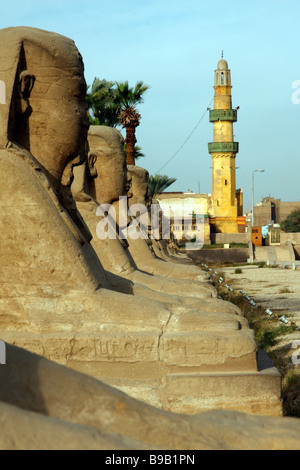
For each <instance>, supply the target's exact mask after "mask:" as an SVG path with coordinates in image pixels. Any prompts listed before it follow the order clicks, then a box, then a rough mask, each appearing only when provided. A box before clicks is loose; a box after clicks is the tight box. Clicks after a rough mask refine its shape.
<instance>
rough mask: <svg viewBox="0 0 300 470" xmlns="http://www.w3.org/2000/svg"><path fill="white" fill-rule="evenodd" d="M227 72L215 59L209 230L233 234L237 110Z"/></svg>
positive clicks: (238, 203) (238, 194)
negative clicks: (234, 133)
mask: <svg viewBox="0 0 300 470" xmlns="http://www.w3.org/2000/svg"><path fill="white" fill-rule="evenodd" d="M231 88H232V86H231V73H230V70H229V68H228V64H227V62H226V60H224V59H223V53H222V59H221V60H219V62H218V66H217V70H215V85H214V89H215V97H214V109H213V110H210V113H209V120H210V122H212V123H213V126H214V127H213V142H211V143H209V144H208V151H209V153H210V154H211V157H212V177H213V178H212V179H213V181H212V212H213V213H212V216H213V217H212V218H211V223H212V225H214V226H215V227H214V229H213V227H212V230H214V231H216V232H224V233H237V232H239V231H241V229H240V228H239V225H240V221H241V219H242V218H241V217H240V219H239V216H242V211H243V207H242V206H243V201H242V196H243V194H242V191H241V190H238V191H237V190H236V175H235V172H236V166H235V165H236V154H237V153H238V151H239V144H238V142H235V141H234V136H233V123H234V122H236V121H237V109H238V108H236V109H232V99H231Z"/></svg>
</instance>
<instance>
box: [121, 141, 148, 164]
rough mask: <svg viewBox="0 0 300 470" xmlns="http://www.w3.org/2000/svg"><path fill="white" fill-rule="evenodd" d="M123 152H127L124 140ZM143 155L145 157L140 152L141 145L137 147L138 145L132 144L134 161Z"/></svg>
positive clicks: (143, 155)
mask: <svg viewBox="0 0 300 470" xmlns="http://www.w3.org/2000/svg"><path fill="white" fill-rule="evenodd" d="M124 153H125V155H126V153H127V144H126V142H125V143H124ZM143 157H145V154H144V153H143V152H142V149H141V147H139V146H138V145H135V146H134V161H136V160H137V159H138V158H143Z"/></svg>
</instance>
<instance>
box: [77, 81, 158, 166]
mask: <svg viewBox="0 0 300 470" xmlns="http://www.w3.org/2000/svg"><path fill="white" fill-rule="evenodd" d="M148 89H149V86H148V85H145V84H144V83H143V82H141V81H139V82H137V83H136V85H135V87H134V88H131V87H129V84H128V81H125V82H111V81H107V80H104V79H103V80H100V79H99V78H97V77H96V78H95V79H94V82H93V84H92V86H91V87H88V89H87V94H86V100H87V103H88V108H89V120H90V124H94V125H102V126H103V125H105V126H111V127H117V126H118V125H121V126H123V127H124V128H125V129H126V140H125V142H126V157H127V164H128V165H134V164H135V159H136V158H140V157H142V156H144V155H143V154H142V153H141V151H140V148H139V147H136V146H135V143H136V138H135V129H136V127H137V126H138V125H139V124H140V119H141V115H140V114H139V113H138V112H137V109H136V106H137V104H139V103H143V94H144V93H145V92H146V91H147V90H148Z"/></svg>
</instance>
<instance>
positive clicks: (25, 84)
mask: <svg viewBox="0 0 300 470" xmlns="http://www.w3.org/2000/svg"><path fill="white" fill-rule="evenodd" d="M83 71H84V69H83V62H82V58H81V55H80V54H79V52H78V50H77V48H76V46H75V44H74V42H73V41H71V40H70V39H68V38H65V37H63V36H60V35H58V34H55V33H49V32H47V31H42V30H37V29H34V28H25V27H21V28H7V29H3V30H0V81H3V82H4V83H5V84H6V102H5V104H1V105H0V162H1V173H0V188H1V192H0V194H1V196H0V201H1V202H0V204H1V219H0V229H1V248H0V257H1V260H0V261H1V271H0V312H1V316H0V337H1V338H2V339H3V340H4V341H6V342H8V343H12V344H15V345H18V346H20V347H24V348H26V349H29V350H30V351H32V352H35V353H38V354H40V355H42V356H45V357H46V358H48V359H52V360H54V361H56V362H59V363H61V364H64V365H68V366H70V367H72V368H74V369H77V370H79V371H84V372H86V373H88V374H90V375H92V376H94V377H98V378H100V377H101V378H103V379H104V378H105V380H106V381H107V382H113V381H114V380H118V384H117V385H118V386H120V384H121V385H122V381H124V383H125V382H126V387H127V390H134V391H135V393H137V394H138V396H140V397H143V398H144V399H145V400H146V401H151V400H153V401H154V402H155V403H157V404H158V405H159V406H160V407H162V408H165V409H167V408H168V406H169V404H168V403H169V402H168V399H167V395H168V394H169V393H170V392H169V388H170V384H172V383H175V382H176V383H177V382H178V383H179V385H180V386H178V390H179V389H180V387H183V384H184V383H185V377H186V376H187V373H188V374H190V373H191V372H193V373H195V374H198V373H200V374H203V373H204V374H205V373H206V372H208V371H210V372H215V371H220V370H225V371H230V372H236V373H240V371H244V372H245V371H251V372H252V373H254V374H255V373H256V371H257V361H256V349H257V348H256V343H255V339H254V334H253V332H252V331H251V330H250V329H249V327H248V325H247V324H246V322H244V319H243V317H241V315H237V313H239V312H238V311H237V310H234V309H232V310H231V311H230V312H226V311H225V313H224V314H223V312H222V310H219V312H217V313H216V314H215V316H214V312H212V314H211V317H210V318H205V317H207V315H208V314H209V312H208V311H206V312H205V313H206V315H202V317H201V316H199V309H194V308H192V309H188V310H187V309H186V308H184V310H183V311H181V312H180V311H179V309H178V308H177V310H176V311H174V308H173V305H172V304H171V303H170V302H167V301H166V302H163V301H162V300H156V299H150V298H149V297H148V298H145V297H144V296H141V295H129V294H124V293H122V292H119V291H118V289H116V288H114V286H112V284H111V280H110V278H109V277H108V275H107V272H106V270H105V269H104V267H103V265H102V263H101V260H100V257H99V256H98V254H97V253H96V251H95V249H94V248H93V246H92V244H91V241H92V240H93V238H92V234H91V231H90V229H89V227H88V223H87V222H86V221H85V220H84V219H83V217H82V216H81V214H80V212H79V211H78V210H77V207H76V204H75V202H74V199H73V197H72V193H71V191H70V185H71V182H72V178H73V173H74V168H76V165H79V164H81V163H82V162H86V159H87V150H88V146H87V131H88V121H87V108H86V102H85V92H86V84H85V80H84V75H83ZM90 163H91V162H90ZM90 166H91V167H92V165H90ZM91 171H92V170H91ZM87 196H88V194H87ZM89 197H90V198H91V201H92V196H88V197H87V198H86V195H85V193H84V192H82V193H81V199H82V200H84V199H89ZM87 202H88V201H87ZM92 210H94V206H93V208H92ZM177 282H178V281H177ZM188 282H190V283H191V284H192V282H196V281H193V280H189V281H188ZM197 286H198V289H201V284H200V283H199V284H197ZM205 289H207V291H208V292H209V286H208V285H205ZM204 300H207V301H208V300H215V301H217V300H218V299H211V296H207V298H206V299H204ZM219 313H222V315H219ZM200 318H201V319H202V321H199V319H200ZM212 352H213V353H212ZM170 374H171V375H172V374H175V375H176V377H173V376H172V377H170ZM179 375H182V376H183V377H184V378H183V379H180V378H179ZM167 377H169V379H168V380H167V383H164V385H162V384H163V382H164V380H165V379H166V378H167ZM174 380H175V382H174ZM165 387H166V388H165ZM183 388H184V387H183ZM197 390H198V387H197ZM202 398H203V397H201V394H199V393H198V392H197V406H196V405H195V407H194V412H196V411H198V410H199V409H200V408H201V400H202ZM199 407H200V408H199Z"/></svg>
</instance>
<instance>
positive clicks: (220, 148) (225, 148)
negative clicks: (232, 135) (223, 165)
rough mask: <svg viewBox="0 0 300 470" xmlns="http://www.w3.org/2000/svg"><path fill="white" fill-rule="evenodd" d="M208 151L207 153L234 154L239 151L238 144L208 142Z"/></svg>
mask: <svg viewBox="0 0 300 470" xmlns="http://www.w3.org/2000/svg"><path fill="white" fill-rule="evenodd" d="M208 151H209V153H222V152H224V153H226V152H232V153H234V154H236V153H238V151H239V143H238V142H210V143H209V144H208Z"/></svg>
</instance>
